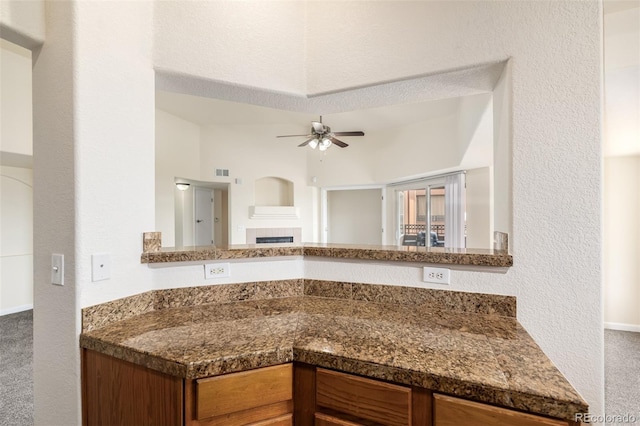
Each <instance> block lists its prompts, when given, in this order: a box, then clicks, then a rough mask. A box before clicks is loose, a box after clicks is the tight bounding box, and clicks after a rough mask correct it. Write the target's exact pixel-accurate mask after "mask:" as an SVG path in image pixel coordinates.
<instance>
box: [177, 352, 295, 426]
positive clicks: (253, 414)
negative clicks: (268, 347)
mask: <svg viewBox="0 0 640 426" xmlns="http://www.w3.org/2000/svg"><path fill="white" fill-rule="evenodd" d="M185 407H186V410H185V424H186V425H187V426H213V425H216V426H222V425H224V426H242V425H251V426H267V425H269V426H290V425H292V424H293V419H292V414H293V370H292V365H291V364H284V365H277V366H274V367H265V368H259V369H257V370H250V371H244V372H240V373H231V374H226V375H222V376H216V377H210V378H206V379H198V380H193V381H188V382H186V383H185Z"/></svg>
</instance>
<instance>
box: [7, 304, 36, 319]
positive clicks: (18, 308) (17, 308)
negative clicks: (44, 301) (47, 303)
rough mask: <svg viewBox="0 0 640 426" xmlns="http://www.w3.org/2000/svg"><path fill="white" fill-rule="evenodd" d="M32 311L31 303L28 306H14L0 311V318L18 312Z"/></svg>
mask: <svg viewBox="0 0 640 426" xmlns="http://www.w3.org/2000/svg"><path fill="white" fill-rule="evenodd" d="M29 309H33V303H31V304H29V305H21V306H14V307H12V308H7V309H0V317H1V316H4V315H11V314H17V313H18V312H24V311H28V310H29Z"/></svg>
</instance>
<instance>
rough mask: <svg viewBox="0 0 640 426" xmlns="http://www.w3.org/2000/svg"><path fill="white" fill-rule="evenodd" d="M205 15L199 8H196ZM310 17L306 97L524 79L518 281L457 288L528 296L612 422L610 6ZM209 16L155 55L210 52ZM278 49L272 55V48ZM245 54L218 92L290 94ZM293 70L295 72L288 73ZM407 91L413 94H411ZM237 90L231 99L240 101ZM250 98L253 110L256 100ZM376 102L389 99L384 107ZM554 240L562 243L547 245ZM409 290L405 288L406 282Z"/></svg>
mask: <svg viewBox="0 0 640 426" xmlns="http://www.w3.org/2000/svg"><path fill="white" fill-rule="evenodd" d="M223 4H224V3H223ZM196 5H197V3H191V4H190V7H191V8H193V7H197V6H196ZM221 7H222V6H221ZM293 7H297V6H292V8H293ZM306 8H307V11H308V12H307V13H308V15H307V16H308V17H309V18H308V21H306V22H307V26H306V29H305V34H306V51H307V52H308V53H310V52H312V53H313V54H307V56H306V89H305V92H306V93H307V94H312V95H313V94H319V93H328V92H332V91H339V90H343V89H345V88H355V87H362V86H364V85H368V84H373V83H380V82H388V81H393V80H405V79H407V78H411V77H413V76H424V75H429V74H437V73H439V72H443V71H450V70H458V69H461V68H467V67H469V66H473V65H479V64H487V63H494V62H496V61H505V60H507V59H509V58H511V63H510V65H509V67H510V76H511V79H510V80H511V81H502V82H501V85H500V90H501V93H500V95H501V99H499V101H498V105H495V109H496V111H497V114H495V115H496V116H497V118H496V120H498V122H499V123H501V124H502V125H500V126H499V129H500V134H499V137H498V138H499V141H502V142H504V141H505V140H511V141H512V143H511V154H512V155H511V156H509V158H508V159H510V160H512V163H511V161H505V162H504V166H505V167H504V170H503V172H502V173H501V174H500V176H501V178H502V177H507V178H508V177H509V176H510V175H511V173H510V171H511V170H510V169H511V164H513V166H512V167H513V172H512V179H508V181H501V182H502V187H503V188H504V187H506V188H512V189H513V191H512V197H511V199H510V197H509V196H508V195H506V196H504V197H503V198H502V200H503V201H504V204H501V205H496V211H498V210H500V211H501V212H502V209H503V208H505V207H504V206H506V208H505V210H506V211H508V209H509V208H510V206H511V204H512V206H513V207H512V209H513V210H512V213H513V220H512V224H511V223H510V221H511V220H510V219H509V217H508V216H506V217H505V215H501V216H500V217H501V220H503V222H504V223H505V224H506V225H505V226H508V227H509V228H510V229H511V230H512V231H511V236H512V238H511V244H510V246H511V248H512V249H511V250H512V253H513V255H514V257H515V266H514V267H512V268H511V269H510V270H509V273H507V274H505V275H496V274H483V273H478V272H461V273H460V274H457V276H458V277H457V284H456V285H455V288H458V289H466V290H471V291H490V292H495V293H504V294H512V295H515V296H517V297H518V302H519V319H520V321H521V322H522V324H523V325H524V326H525V327H526V328H527V330H529V332H530V333H531V335H532V336H533V337H534V338H535V339H536V341H537V342H539V344H540V345H541V347H542V348H543V350H544V351H545V352H546V353H547V354H548V355H549V356H550V358H551V359H552V360H553V361H554V362H555V363H556V365H558V367H559V368H560V370H561V371H562V372H563V373H564V374H565V375H566V376H567V377H568V379H569V380H570V381H571V382H572V383H573V384H574V385H575V386H576V388H577V389H578V390H579V391H580V392H581V393H582V395H583V396H584V397H585V398H586V399H587V401H588V402H589V403H590V404H591V406H592V410H593V411H594V412H595V413H602V412H603V410H602V403H603V367H602V363H603V350H602V347H603V332H602V308H601V296H600V286H601V279H600V275H601V245H600V242H599V241H600V236H601V227H600V220H601V212H600V207H599V206H600V203H601V195H600V189H601V165H600V149H601V142H600V140H601V131H600V122H601V111H600V87H601V85H600V75H601V70H602V64H601V62H602V50H601V39H602V10H601V4H600V3H599V2H596V1H586V2H573V1H539V2H464V3H460V2H400V3H399V2H391V1H390V2H341V1H335V2H307V3H306ZM200 12H201V15H200V16H199V17H198V19H197V20H188V19H185V20H183V19H182V17H181V16H178V14H176V13H174V14H173V16H172V19H168V17H167V16H168V15H167V16H164V17H162V23H163V32H162V34H163V42H162V43H156V44H155V49H156V51H162V52H163V54H165V55H166V56H168V55H169V53H168V52H167V51H166V50H165V49H164V46H165V45H172V43H175V44H178V43H180V44H181V45H182V46H186V45H187V44H189V43H193V46H194V50H195V51H205V50H206V49H204V47H205V46H206V45H207V43H209V41H210V37H215V34H214V35H212V36H210V37H209V36H206V37H200V36H201V35H203V33H204V32H205V30H206V31H209V30H210V27H211V26H210V25H209V23H208V21H209V20H210V19H219V16H218V17H214V16H207V13H210V11H208V10H206V9H202V10H201V11H200ZM316 22H331V23H332V25H333V26H334V27H338V28H340V29H341V30H340V31H318V30H317V26H316V25H314V24H315V23H316ZM354 22H366V25H354ZM468 22H481V23H482V25H468ZM187 27H189V28H190V30H191V31H192V34H193V35H194V37H192V38H189V37H185V36H184V34H183V33H182V36H181V37H175V38H174V40H173V41H172V42H170V41H168V39H170V38H172V34H180V33H181V32H182V31H184V28H187ZM194 27H197V28H194ZM295 28H298V27H295ZM212 33H215V32H212ZM267 40H269V38H265V44H264V45H265V49H267V50H269V47H267V46H270V44H269V43H267V42H266V41H267ZM243 42H244V40H241V41H240V43H243ZM234 43H235V42H232V43H231V44H230V48H229V55H230V57H231V58H234V60H236V61H237V62H238V63H239V64H242V65H241V70H240V74H239V75H236V73H235V72H234V71H233V70H231V69H228V70H227V69H221V68H220V67H218V68H215V76H214V78H215V79H216V80H218V82H219V81H220V80H222V81H227V82H229V83H231V84H237V83H239V84H247V83H248V84H249V85H253V86H258V87H259V88H261V89H266V90H267V91H268V90H276V91H277V90H279V89H281V88H282V85H281V84H280V82H279V79H276V78H273V81H270V79H269V77H271V76H272V74H271V73H269V72H266V73H262V72H258V73H256V75H255V76H254V77H253V78H251V76H247V75H246V73H243V72H242V70H244V69H246V67H249V66H250V65H253V64H254V62H251V61H252V59H251V57H250V56H247V55H242V53H241V51H242V50H241V49H234V46H235V44H234ZM399 46H401V48H399ZM240 47H242V46H240ZM185 51H186V49H185ZM237 52H239V53H237ZM166 56H165V57H163V58H162V59H163V60H162V63H164V64H166V63H169V62H171V63H172V64H174V65H175V68H174V70H176V69H178V68H179V67H178V65H177V64H178V63H179V60H180V61H185V62H188V63H185V64H184V65H183V66H181V67H180V68H182V69H185V70H187V71H186V73H187V74H189V73H190V72H189V70H190V69H192V68H193V67H199V68H202V66H203V64H206V61H204V60H203V58H201V57H199V56H194V57H192V58H186V57H185V55H184V54H175V55H174V59H173V60H171V61H169V59H168V58H167V57H166ZM293 56H295V55H293ZM327 58H331V60H327ZM283 63H286V62H283ZM336 63H339V64H340V66H336ZM255 65H257V69H258V70H262V69H263V65H264V62H259V61H257V60H256V62H255ZM282 68H283V70H284V71H283V72H284V73H287V72H288V69H289V68H288V67H282ZM294 68H295V65H294ZM265 75H266V76H267V77H266V78H265ZM247 77H249V79H248V78H247ZM199 84H202V81H201V82H199ZM216 87H217V88H219V85H218V86H216ZM402 87H405V88H409V87H411V83H410V82H407V83H406V86H402ZM438 89H439V87H437V86H433V87H430V86H427V87H425V86H421V87H418V88H414V90H413V91H412V90H407V91H405V92H401V93H400V92H398V93H396V94H394V95H393V96H400V97H402V96H406V97H410V96H412V94H413V93H416V90H418V91H423V92H425V91H433V92H437V91H438ZM232 92H233V90H228V91H226V92H224V94H225V95H226V96H230V93H232ZM240 92H241V96H242V97H243V99H244V98H248V97H250V96H251V93H248V92H246V91H245V92H242V91H240ZM240 92H239V93H240ZM354 93H361V92H358V91H356V92H354ZM256 96H257V97H259V98H260V102H262V101H264V100H265V98H267V96H265V93H264V92H261V93H258V94H257V95H256ZM384 96H387V94H385V95H384ZM389 96H392V95H389ZM374 97H375V96H372V98H369V99H373V98H374ZM320 98H322V101H323V103H322V105H324V106H325V108H326V109H327V110H345V109H346V108H349V106H350V105H353V106H358V105H361V104H362V101H361V99H359V98H358V99H356V97H355V96H354V97H350V96H349V95H348V94H347V95H344V96H340V95H336V97H335V98H332V97H331V95H327V96H322V97H320ZM274 99H275V101H276V102H279V103H280V104H285V103H287V102H289V106H292V107H293V106H295V105H303V107H304V106H306V104H305V103H304V102H303V101H302V100H301V99H299V98H295V99H294V98H292V99H289V100H287V99H286V98H283V96H280V95H279V96H274ZM315 99H318V98H314V97H312V98H311V99H310V102H313V101H314V100H315ZM338 99H339V100H340V104H337V102H338V101H337V100H338ZM332 100H334V101H335V103H333V102H332ZM373 100H374V101H375V102H378V104H380V103H383V102H384V99H381V98H375V99H373ZM495 102H496V101H495V100H494V103H495ZM509 105H511V106H512V108H511V109H509V107H508V106H509ZM504 106H507V108H504ZM505 118H506V120H505ZM509 121H510V122H511V125H510V126H509V124H508V122H509ZM505 160H506V159H505ZM502 165H503V164H502V163H501V166H502ZM508 182H512V184H511V185H510V184H509V183H508ZM559 182H561V183H562V185H559ZM576 206H580V208H577V207H576ZM541 224H544V226H541ZM499 230H503V229H499ZM549 235H553V236H554V237H553V238H548V236H549ZM350 267H351V268H354V270H353V272H354V274H355V275H356V276H358V275H363V276H364V272H363V271H361V268H362V267H361V266H357V265H351V266H350ZM327 273H329V272H327ZM361 273H362V274H361ZM397 281H398V282H400V283H401V282H404V279H403V278H402V276H401V275H398V280H397ZM541 295H544V297H541Z"/></svg>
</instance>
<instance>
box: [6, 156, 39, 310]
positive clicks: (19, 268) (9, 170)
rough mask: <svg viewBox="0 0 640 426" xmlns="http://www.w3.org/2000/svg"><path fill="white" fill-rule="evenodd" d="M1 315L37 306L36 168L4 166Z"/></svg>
mask: <svg viewBox="0 0 640 426" xmlns="http://www.w3.org/2000/svg"><path fill="white" fill-rule="evenodd" d="M0 222H1V226H0V315H6V314H11V313H14V312H20V311H24V310H26V309H31V308H32V307H33V171H32V170H31V169H24V168H18V167H7V166H0Z"/></svg>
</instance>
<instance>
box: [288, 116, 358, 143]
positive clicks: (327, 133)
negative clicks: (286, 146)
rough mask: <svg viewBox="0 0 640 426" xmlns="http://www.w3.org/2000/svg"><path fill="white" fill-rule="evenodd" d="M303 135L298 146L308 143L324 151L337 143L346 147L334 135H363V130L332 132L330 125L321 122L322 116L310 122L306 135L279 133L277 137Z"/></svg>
mask: <svg viewBox="0 0 640 426" xmlns="http://www.w3.org/2000/svg"><path fill="white" fill-rule="evenodd" d="M301 136H304V137H306V138H308V139H307V140H306V141H304V142H302V143H301V144H300V145H298V146H299V147H301V146H307V145H309V146H310V147H311V148H312V149H316V148H318V149H319V150H320V151H326V150H327V148H329V147H330V146H331V145H337V146H339V147H340V148H346V147H348V146H349V144H347V143H344V142H342V141H341V140H340V139H337V138H336V136H364V132H361V131H355V132H332V131H331V127H329V126H327V125H326V124H323V123H322V116H320V121H312V122H311V133H309V134H308V135H281V136H276V137H277V138H294V137H301Z"/></svg>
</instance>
